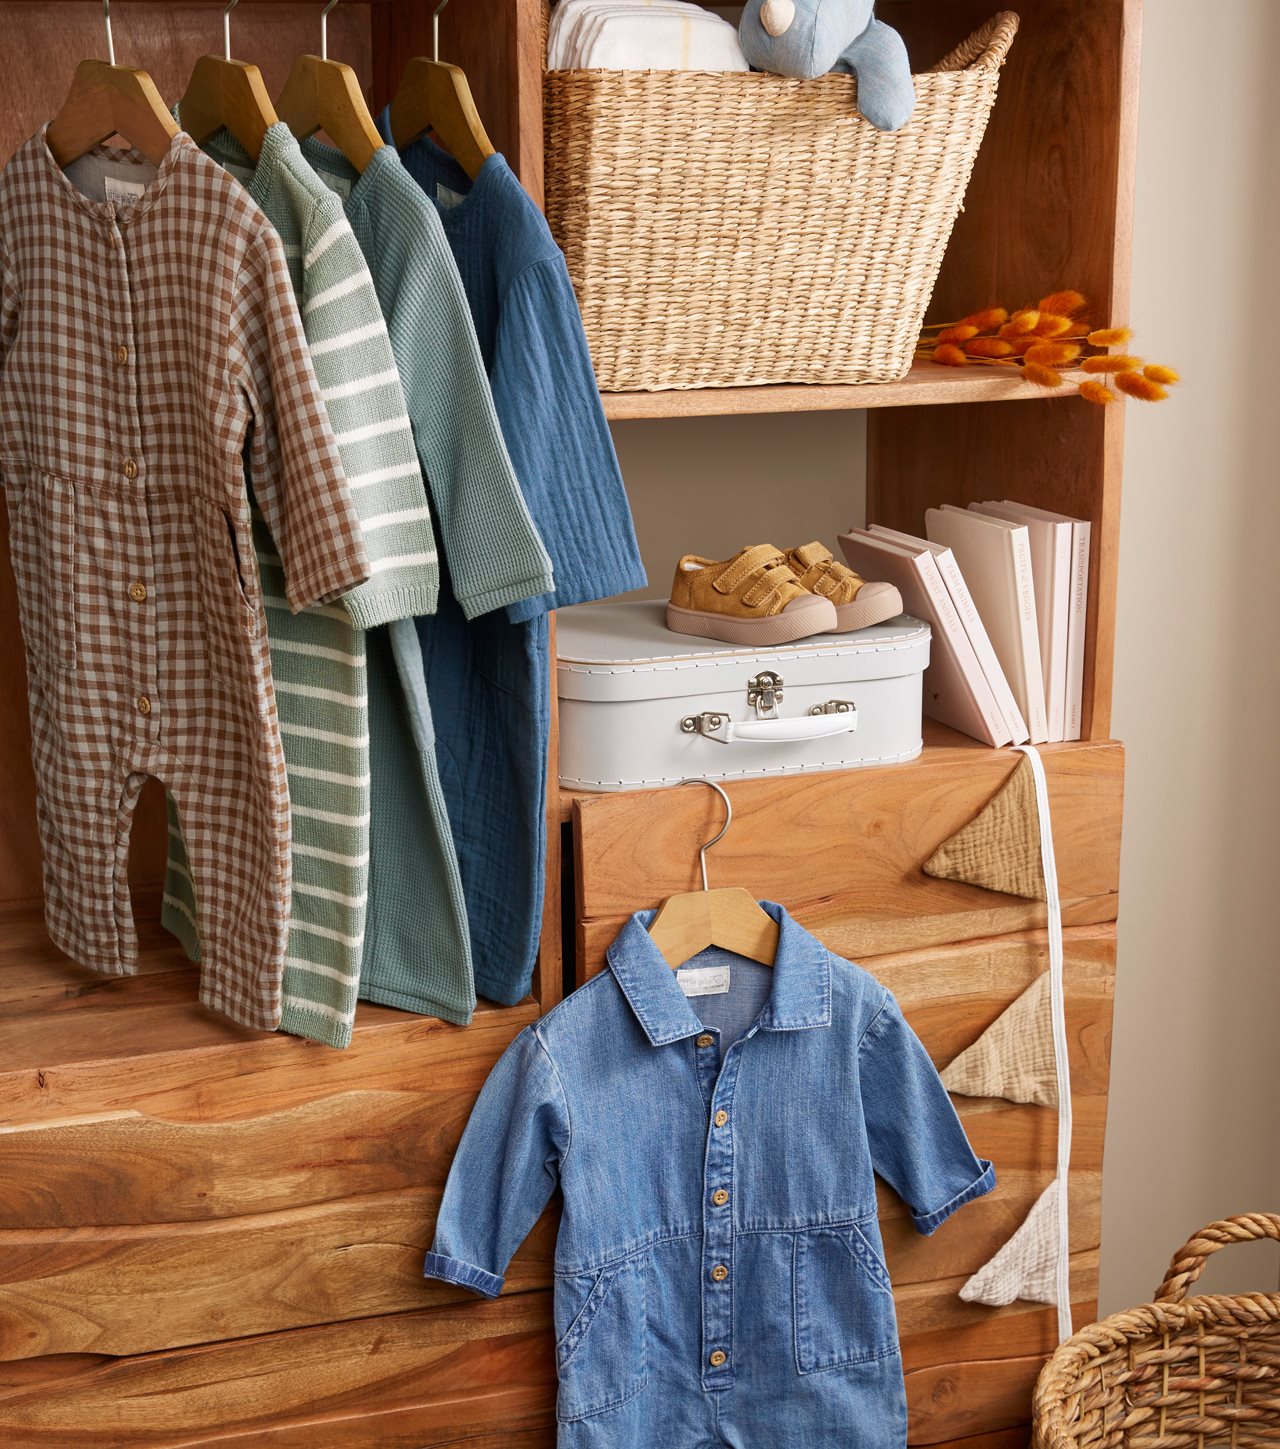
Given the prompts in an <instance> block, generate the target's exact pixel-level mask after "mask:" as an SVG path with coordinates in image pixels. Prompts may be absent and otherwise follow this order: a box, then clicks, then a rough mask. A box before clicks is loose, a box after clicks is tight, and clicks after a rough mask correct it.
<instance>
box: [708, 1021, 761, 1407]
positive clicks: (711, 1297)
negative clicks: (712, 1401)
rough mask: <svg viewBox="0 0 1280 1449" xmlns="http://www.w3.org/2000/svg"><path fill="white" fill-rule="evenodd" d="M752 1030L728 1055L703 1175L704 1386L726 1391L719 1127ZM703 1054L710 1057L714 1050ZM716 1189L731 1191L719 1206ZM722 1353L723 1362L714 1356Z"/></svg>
mask: <svg viewBox="0 0 1280 1449" xmlns="http://www.w3.org/2000/svg"><path fill="white" fill-rule="evenodd" d="M753 1034H754V1033H753V1032H749V1033H748V1034H747V1035H746V1036H744V1037H742V1038H741V1039H740V1040H738V1041H736V1042H734V1044H733V1045H732V1046H731V1047H730V1048H729V1050H728V1051H727V1052H726V1053H725V1057H724V1065H723V1067H721V1069H720V1074H719V1076H718V1078H717V1079H716V1081H715V1084H714V1087H713V1089H712V1092H711V1100H710V1103H709V1111H708V1114H707V1150H706V1157H705V1159H704V1161H705V1167H704V1169H703V1171H704V1177H703V1202H704V1204H705V1207H704V1209H703V1221H704V1231H703V1234H702V1387H703V1388H704V1389H727V1388H729V1387H731V1386H732V1384H733V1381H734V1344H733V1250H734V1232H733V1132H732V1131H731V1130H726V1129H725V1128H724V1127H717V1126H716V1125H715V1122H716V1117H717V1115H718V1114H719V1113H721V1112H724V1113H727V1114H728V1118H727V1119H726V1120H728V1121H731V1120H732V1117H733V1093H734V1089H735V1088H736V1087H737V1084H738V1073H739V1071H740V1070H741V1068H742V1050H743V1047H744V1046H745V1045H746V1043H747V1041H748V1040H749V1039H750V1037H751V1036H752V1035H753ZM703 1055H707V1056H709V1055H711V1053H710V1052H706V1053H703ZM717 1193H727V1194H728V1196H727V1197H726V1198H725V1199H724V1201H723V1203H722V1204H717V1203H716V1201H715V1197H716V1194H717ZM721 1353H723V1354H724V1358H723V1359H721V1360H720V1361H719V1362H714V1361H713V1355H715V1356H718V1355H719V1354H721Z"/></svg>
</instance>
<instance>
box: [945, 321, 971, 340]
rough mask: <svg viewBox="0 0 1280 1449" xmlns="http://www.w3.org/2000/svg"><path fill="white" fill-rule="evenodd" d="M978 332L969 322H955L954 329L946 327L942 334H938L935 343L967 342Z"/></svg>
mask: <svg viewBox="0 0 1280 1449" xmlns="http://www.w3.org/2000/svg"><path fill="white" fill-rule="evenodd" d="M980 330H981V329H979V328H977V327H975V326H974V325H973V324H972V323H971V322H957V323H956V325H955V326H954V327H947V328H946V329H944V330H943V331H942V332H939V333H938V336H937V341H939V342H968V340H969V339H970V338H971V337H976V336H977V335H978V332H979V331H980Z"/></svg>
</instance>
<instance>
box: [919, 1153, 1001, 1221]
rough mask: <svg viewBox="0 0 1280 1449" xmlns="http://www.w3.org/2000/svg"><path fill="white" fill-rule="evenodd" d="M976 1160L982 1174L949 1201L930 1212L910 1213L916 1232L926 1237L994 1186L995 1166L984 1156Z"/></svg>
mask: <svg viewBox="0 0 1280 1449" xmlns="http://www.w3.org/2000/svg"><path fill="white" fill-rule="evenodd" d="M978 1160H979V1162H980V1164H981V1166H982V1168H983V1173H982V1176H981V1177H979V1178H976V1179H975V1180H974V1181H973V1182H971V1183H970V1184H969V1186H968V1187H966V1188H964V1189H963V1190H962V1191H961V1192H958V1193H956V1195H955V1197H953V1198H952V1199H951V1201H950V1202H944V1203H943V1204H942V1206H941V1207H940V1208H935V1209H934V1211H933V1212H931V1213H912V1214H911V1218H912V1221H913V1222H914V1223H915V1225H916V1232H918V1233H923V1234H924V1235H925V1237H926V1238H927V1237H928V1236H929V1235H930V1233H933V1232H936V1231H937V1230H938V1228H940V1227H941V1226H942V1224H943V1223H945V1222H946V1220H947V1219H948V1218H949V1217H950V1216H951V1214H952V1213H953V1212H956V1211H957V1210H958V1209H960V1208H962V1207H964V1205H965V1203H969V1202H972V1201H973V1200H974V1198H976V1197H985V1196H986V1194H987V1193H989V1192H990V1191H991V1189H992V1188H993V1187H995V1185H996V1170H995V1168H994V1167H992V1165H991V1164H990V1163H989V1162H988V1161H987V1160H986V1159H985V1158H979V1159H978Z"/></svg>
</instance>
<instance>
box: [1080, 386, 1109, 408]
mask: <svg viewBox="0 0 1280 1449" xmlns="http://www.w3.org/2000/svg"><path fill="white" fill-rule="evenodd" d="M1080 396H1081V397H1082V398H1084V400H1085V401H1086V402H1091V403H1100V404H1102V405H1103V406H1105V405H1106V404H1107V403H1113V402H1115V400H1116V395H1115V393H1113V392H1112V391H1111V389H1110V388H1109V387H1108V386H1107V385H1106V383H1105V382H1082V383H1081V384H1080Z"/></svg>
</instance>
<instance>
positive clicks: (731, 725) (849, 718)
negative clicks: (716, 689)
mask: <svg viewBox="0 0 1280 1449" xmlns="http://www.w3.org/2000/svg"><path fill="white" fill-rule="evenodd" d="M680 728H681V729H682V730H683V731H684V733H685V734H687V735H702V737H703V738H704V739H708V740H715V741H716V742H717V743H718V744H722V745H733V744H799V743H803V742H804V741H805V740H824V739H826V738H828V736H830V735H845V734H849V733H850V732H851V731H853V730H856V729H857V728H858V708H857V706H856V705H855V704H852V703H851V702H850V701H848V700H843V699H839V700H837V699H832V700H828V701H827V703H826V704H816V705H814V707H813V710H812V712H811V713H809V714H807V715H799V716H797V717H796V718H794V719H752V720H747V721H746V722H745V723H743V724H738V723H737V722H736V721H735V720H731V719H730V718H729V716H728V715H727V714H716V713H714V712H713V711H710V710H708V711H705V712H704V713H702V714H687V715H685V717H684V718H683V719H682V720H681V721H680Z"/></svg>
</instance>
